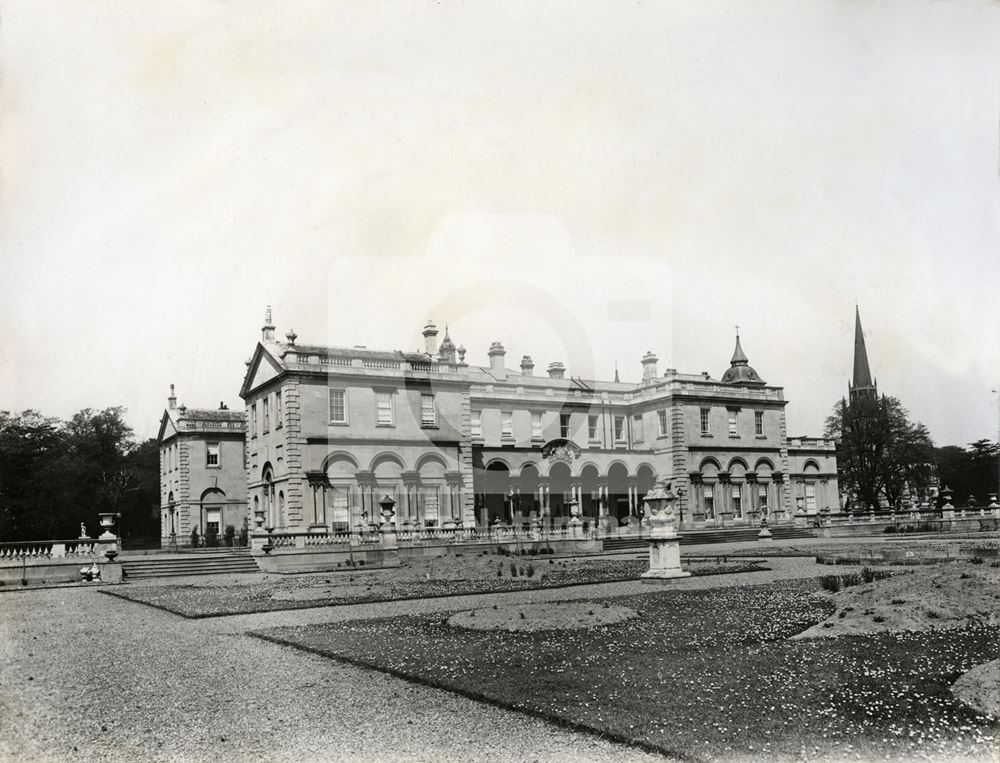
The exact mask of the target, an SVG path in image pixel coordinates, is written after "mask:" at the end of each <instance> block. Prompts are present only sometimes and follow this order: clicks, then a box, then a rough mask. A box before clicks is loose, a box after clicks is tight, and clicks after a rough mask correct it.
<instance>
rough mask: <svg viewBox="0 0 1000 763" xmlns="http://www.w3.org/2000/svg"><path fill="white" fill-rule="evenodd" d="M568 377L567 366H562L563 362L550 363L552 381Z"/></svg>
mask: <svg viewBox="0 0 1000 763" xmlns="http://www.w3.org/2000/svg"><path fill="white" fill-rule="evenodd" d="M565 376H566V366H564V365H563V364H562V361H561V360H554V361H552V362H551V363H549V378H550V379H562V378H564V377H565Z"/></svg>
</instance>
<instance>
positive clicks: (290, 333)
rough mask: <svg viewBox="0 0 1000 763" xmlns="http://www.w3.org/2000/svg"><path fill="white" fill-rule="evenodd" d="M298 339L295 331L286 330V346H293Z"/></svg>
mask: <svg viewBox="0 0 1000 763" xmlns="http://www.w3.org/2000/svg"><path fill="white" fill-rule="evenodd" d="M298 338H299V335H298V334H296V333H295V329H288V333H287V334H285V339H287V340H288V344H290V345H291V346H292V347H294V346H295V340H296V339H298Z"/></svg>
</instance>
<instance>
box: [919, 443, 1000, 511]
mask: <svg viewBox="0 0 1000 763" xmlns="http://www.w3.org/2000/svg"><path fill="white" fill-rule="evenodd" d="M998 454H1000V447H998V446H997V444H996V443H994V442H991V441H990V440H985V439H984V440H976V442H973V443H970V444H969V447H968V448H960V447H958V446H957V445H946V446H944V447H943V448H937V449H936V451H935V461H936V463H937V469H938V477H939V479H940V480H941V485H942V486H944V485H947V486H948V487H950V488H951V489H952V490H953V491H954V493H955V500H956V501H962V502H964V501H965V500H966V499H968V498H969V496H975V497H976V499H977V500H979V501H985V500H986V499H987V497H988V496H989V495H991V494H994V493H996V492H997V457H998Z"/></svg>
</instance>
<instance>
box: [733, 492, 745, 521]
mask: <svg viewBox="0 0 1000 763" xmlns="http://www.w3.org/2000/svg"><path fill="white" fill-rule="evenodd" d="M733 516H735V517H736V518H737V519H739V518H740V517H742V516H743V491H742V490H741V489H740V486H739V485H733Z"/></svg>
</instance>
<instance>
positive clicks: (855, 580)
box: [840, 572, 861, 588]
mask: <svg viewBox="0 0 1000 763" xmlns="http://www.w3.org/2000/svg"><path fill="white" fill-rule="evenodd" d="M840 582H841V584H842V585H843V586H844V588H850V587H851V586H852V585H861V576H860V575H859V574H858V573H856V572H852V573H850V574H849V575H844V577H843V578H842V579H841V581H840Z"/></svg>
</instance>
